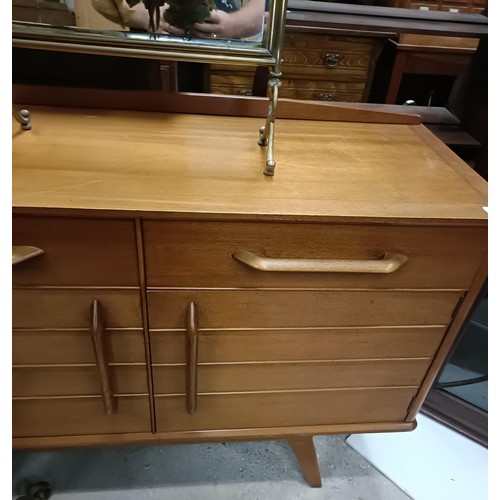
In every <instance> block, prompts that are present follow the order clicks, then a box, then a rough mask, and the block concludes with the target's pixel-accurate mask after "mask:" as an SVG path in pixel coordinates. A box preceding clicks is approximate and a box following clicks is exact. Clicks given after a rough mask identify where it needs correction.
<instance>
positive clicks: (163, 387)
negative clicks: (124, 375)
mask: <svg viewBox="0 0 500 500" xmlns="http://www.w3.org/2000/svg"><path fill="white" fill-rule="evenodd" d="M429 365H430V360H429V359H403V360H401V359H396V360H386V359H384V360H363V361H318V362H316V363H314V362H295V363H290V362H288V363H284V362H281V363H258V364H255V363H253V364H252V363H239V364H236V363H228V364H209V365H207V364H202V363H199V364H198V392H199V393H218V392H222V393H224V392H247V391H276V390H300V389H334V388H346V387H348V388H352V387H391V386H414V387H418V386H420V384H421V382H422V380H423V378H424V376H425V374H426V373H427V369H428V368H429ZM186 374H187V367H186V366H185V365H177V366H155V367H154V370H153V377H154V386H155V394H156V395H161V394H186Z"/></svg>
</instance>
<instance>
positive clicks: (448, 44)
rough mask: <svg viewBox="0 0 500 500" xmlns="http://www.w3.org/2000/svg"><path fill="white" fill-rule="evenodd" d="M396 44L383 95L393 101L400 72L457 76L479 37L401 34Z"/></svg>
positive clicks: (465, 65)
mask: <svg viewBox="0 0 500 500" xmlns="http://www.w3.org/2000/svg"><path fill="white" fill-rule="evenodd" d="M390 43H393V44H394V45H395V46H396V59H395V62H394V66H393V69H392V74H391V79H390V82H389V87H388V91H387V96H386V99H385V103H386V104H396V99H397V96H398V91H399V88H400V85H401V80H402V78H403V75H404V74H408V73H411V74H429V75H451V76H457V75H458V74H459V73H460V72H461V71H462V70H463V69H464V68H466V67H467V65H468V64H469V63H470V60H471V58H472V56H473V55H474V53H475V51H476V49H477V46H478V44H479V40H478V39H477V38H455V37H440V36H429V35H413V34H403V35H401V37H400V39H399V41H398V42H396V41H394V40H390Z"/></svg>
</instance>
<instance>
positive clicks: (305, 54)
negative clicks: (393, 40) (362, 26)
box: [210, 28, 382, 102]
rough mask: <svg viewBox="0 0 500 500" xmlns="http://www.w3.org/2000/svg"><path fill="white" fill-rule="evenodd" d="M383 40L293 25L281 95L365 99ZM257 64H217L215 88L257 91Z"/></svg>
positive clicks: (285, 49)
mask: <svg viewBox="0 0 500 500" xmlns="http://www.w3.org/2000/svg"><path fill="white" fill-rule="evenodd" d="M381 40H382V38H380V37H377V36H368V35H365V36H363V35H362V34H360V35H356V36H347V35H342V34H333V33H329V34H328V33H320V32H317V33H315V32H314V31H313V32H306V31H300V30H297V29H293V28H288V30H287V32H286V33H285V39H284V44H283V65H282V72H283V77H282V79H281V88H280V96H281V97H286V98H291V99H305V100H315V101H344V102H364V101H366V99H367V96H368V94H369V92H370V87H371V80H372V74H373V69H374V65H375V62H376V60H377V57H378V51H379V50H380V48H381ZM254 75H255V68H252V67H243V68H235V67H231V66H224V65H211V67H210V92H212V93H215V94H233V95H238V94H239V95H252V88H253V83H254Z"/></svg>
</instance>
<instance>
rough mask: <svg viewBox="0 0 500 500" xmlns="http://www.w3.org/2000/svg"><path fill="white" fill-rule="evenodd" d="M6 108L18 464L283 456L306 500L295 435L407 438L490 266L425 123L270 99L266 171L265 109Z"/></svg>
mask: <svg viewBox="0 0 500 500" xmlns="http://www.w3.org/2000/svg"><path fill="white" fill-rule="evenodd" d="M14 101H15V102H16V103H17V105H19V106H22V107H28V108H29V110H30V111H31V117H32V130H30V131H23V130H20V128H19V126H18V125H17V123H16V122H13V123H14V128H13V176H12V182H13V198H12V199H13V212H14V213H13V217H14V218H13V263H14V264H15V265H14V267H13V275H12V281H13V296H12V300H13V311H12V323H13V446H14V447H15V448H24V449H37V448H57V447H65V446H84V445H99V446H101V445H118V444H146V445H147V444H158V443H180V442H201V441H228V440H251V439H257V440H265V439H288V440H289V441H290V443H291V445H292V448H293V450H294V452H295V454H296V455H297V458H298V460H299V462H300V463H301V466H302V469H303V472H304V475H305V476H306V478H307V480H308V481H309V483H310V484H311V485H312V486H319V485H321V477H320V474H319V470H318V466H317V462H316V455H315V451H314V445H313V441H312V436H314V435H317V434H332V433H342V434H346V433H356V432H379V431H383V432H385V431H410V430H412V429H413V428H414V427H415V425H416V421H415V417H416V415H417V413H418V411H419V409H420V407H421V405H422V402H423V400H424V399H425V396H426V394H427V392H428V390H429V388H430V386H431V384H432V382H433V380H434V379H435V377H436V375H437V373H438V371H439V369H440V367H441V365H442V363H443V362H444V360H445V358H446V355H447V353H448V352H449V350H450V348H451V346H452V344H453V342H454V340H455V338H456V336H457V334H458V332H459V330H460V327H461V325H462V324H463V323H464V321H465V320H466V318H467V315H468V313H469V311H470V309H471V307H472V305H473V304H474V300H475V298H476V296H477V294H478V293H479V292H480V290H481V286H482V285H483V283H484V281H485V278H486V268H487V255H486V253H487V213H486V211H485V210H484V208H483V207H485V206H486V205H487V201H486V186H487V184H486V182H485V181H484V180H483V179H482V178H481V177H479V176H478V175H477V174H476V173H475V172H474V171H472V170H471V169H470V168H469V167H468V166H467V165H466V164H465V163H464V162H462V161H461V160H460V159H459V158H458V157H457V156H455V155H454V154H453V153H452V152H451V151H450V150H449V149H448V148H447V147H446V146H445V145H444V144H443V143H441V142H440V141H439V140H438V139H437V138H436V137H435V136H434V135H433V134H432V133H430V132H429V131H428V130H427V129H426V128H425V127H424V126H423V125H421V124H419V119H418V117H416V116H412V115H406V116H398V115H394V114H391V113H379V112H374V111H370V110H365V111H362V112H361V111H357V110H353V109H349V108H347V107H342V106H329V105H328V104H322V103H300V102H295V103H294V102H292V101H287V100H286V99H285V100H283V102H281V103H280V107H279V112H278V118H279V120H278V122H277V123H278V124H279V138H278V139H277V141H276V146H275V147H276V156H277V158H278V161H279V162H280V165H281V168H280V169H279V170H278V171H277V173H276V175H275V176H274V177H266V176H263V175H262V169H261V163H262V155H263V152H262V150H261V149H260V148H259V147H258V145H257V137H256V133H255V131H256V130H257V128H258V124H259V123H261V121H262V118H261V117H262V116H265V113H266V107H267V100H266V99H259V98H228V97H225V96H202V95H183V94H176V95H167V94H165V93H162V92H138V93H137V92H135V93H134V92H125V91H112V92H110V91H94V90H78V89H48V88H38V89H37V88H34V89H30V88H29V87H23V86H19V87H16V88H15V89H14ZM76 106H78V107H76ZM151 110H155V111H156V112H152V111H151ZM159 111H166V112H159ZM222 115H225V116H222Z"/></svg>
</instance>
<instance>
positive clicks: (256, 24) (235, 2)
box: [193, 0, 265, 39]
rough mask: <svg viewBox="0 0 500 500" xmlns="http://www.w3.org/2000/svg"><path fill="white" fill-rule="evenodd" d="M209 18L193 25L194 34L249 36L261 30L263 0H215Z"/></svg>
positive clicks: (226, 36)
mask: <svg viewBox="0 0 500 500" xmlns="http://www.w3.org/2000/svg"><path fill="white" fill-rule="evenodd" d="M215 4H216V5H215V6H216V8H215V9H213V10H212V11H211V12H210V18H209V19H208V20H207V21H206V22H203V23H195V24H194V25H193V28H194V34H195V36H201V37H212V38H235V39H241V38H249V37H252V36H255V35H258V34H260V33H261V32H262V29H263V25H264V14H265V0H246V1H245V0H216V1H215Z"/></svg>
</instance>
